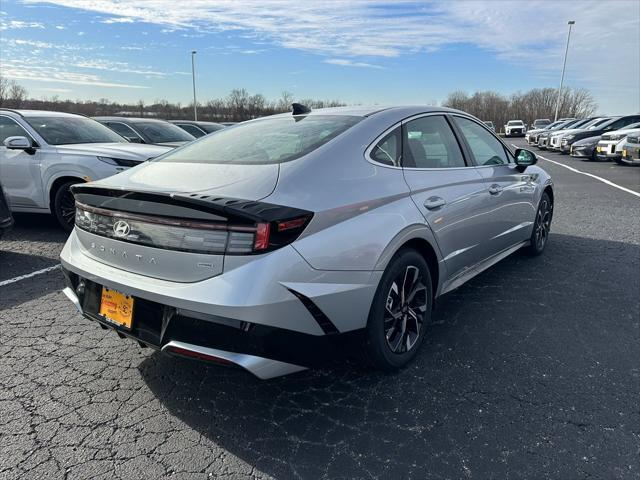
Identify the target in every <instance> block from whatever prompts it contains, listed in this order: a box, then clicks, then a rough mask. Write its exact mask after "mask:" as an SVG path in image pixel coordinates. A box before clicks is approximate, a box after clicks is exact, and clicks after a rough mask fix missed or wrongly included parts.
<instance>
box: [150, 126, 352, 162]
mask: <svg viewBox="0 0 640 480" xmlns="http://www.w3.org/2000/svg"><path fill="white" fill-rule="evenodd" d="M360 120H361V117H355V116H346V115H309V116H307V117H302V118H299V117H298V118H295V117H293V116H291V117H278V118H266V119H264V120H256V121H253V122H247V123H241V124H238V125H237V126H234V127H230V128H224V129H222V130H220V131H218V132H217V133H216V134H215V135H210V136H206V137H202V138H201V139H200V140H198V141H197V142H194V143H192V144H189V145H187V146H185V147H183V148H180V149H178V150H176V151H174V152H171V153H169V154H167V155H164V156H163V157H162V158H160V159H158V160H157V161H159V162H189V163H233V164H249V165H260V164H269V163H283V162H288V161H290V160H294V159H296V158H299V157H302V156H303V155H306V154H307V153H309V152H312V151H313V150H315V149H316V148H318V147H320V146H321V145H323V144H325V143H327V142H328V141H329V140H331V139H332V138H335V137H336V136H338V135H340V134H341V133H342V132H344V131H345V130H347V129H348V128H349V127H352V126H353V125H355V124H356V123H358V122H359V121H360Z"/></svg>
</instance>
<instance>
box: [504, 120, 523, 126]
mask: <svg viewBox="0 0 640 480" xmlns="http://www.w3.org/2000/svg"><path fill="white" fill-rule="evenodd" d="M507 125H522V120H510V121H508V122H507Z"/></svg>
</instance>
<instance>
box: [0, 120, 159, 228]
mask: <svg viewBox="0 0 640 480" xmlns="http://www.w3.org/2000/svg"><path fill="white" fill-rule="evenodd" d="M169 150H171V148H169V147H160V146H156V145H138V144H133V143H129V142H127V141H126V140H125V139H124V138H123V137H121V136H120V135H118V134H117V133H115V132H113V131H111V130H110V129H108V128H107V127H105V126H104V125H101V124H100V123H98V122H96V121H95V120H92V119H90V118H87V117H84V116H82V115H73V114H69V113H59V112H47V111H39V110H9V109H5V108H2V109H0V178H2V185H3V187H4V191H5V194H6V195H7V197H8V199H9V203H10V204H11V210H12V211H13V212H35V213H52V214H54V215H55V216H56V218H57V220H58V222H59V223H60V225H62V227H63V228H65V229H67V230H71V228H73V224H74V215H75V203H74V199H73V195H71V192H70V191H69V187H70V186H71V185H73V184H75V183H82V182H89V181H92V180H98V179H102V178H105V177H110V176H111V175H114V174H116V173H119V172H121V171H123V170H126V169H128V168H129V167H133V166H135V165H138V164H139V163H142V162H144V161H145V160H149V159H151V158H154V157H157V156H158V155H161V154H163V153H165V152H167V151H169Z"/></svg>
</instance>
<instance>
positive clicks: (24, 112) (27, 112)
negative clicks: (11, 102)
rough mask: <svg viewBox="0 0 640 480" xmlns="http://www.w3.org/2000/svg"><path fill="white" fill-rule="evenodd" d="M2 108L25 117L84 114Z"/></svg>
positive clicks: (75, 115) (76, 115)
mask: <svg viewBox="0 0 640 480" xmlns="http://www.w3.org/2000/svg"><path fill="white" fill-rule="evenodd" d="M0 110H4V111H6V112H13V113H17V114H18V115H21V116H23V117H42V116H47V117H83V118H86V117H85V116H84V115H78V114H75V113H66V112H52V111H50V110H22V109H14V108H2V109H0Z"/></svg>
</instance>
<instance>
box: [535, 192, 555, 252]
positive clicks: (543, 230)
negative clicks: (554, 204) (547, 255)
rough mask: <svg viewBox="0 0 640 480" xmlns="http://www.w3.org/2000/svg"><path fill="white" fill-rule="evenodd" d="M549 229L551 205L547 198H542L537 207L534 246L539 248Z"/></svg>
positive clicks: (545, 240) (547, 235) (543, 242)
mask: <svg viewBox="0 0 640 480" xmlns="http://www.w3.org/2000/svg"><path fill="white" fill-rule="evenodd" d="M550 229H551V205H550V204H549V202H548V201H547V200H543V201H542V203H541V204H540V208H538V214H537V215H536V225H535V232H536V234H535V240H536V248H538V249H539V250H541V249H542V248H543V247H544V245H545V244H546V243H547V238H548V237H549V230H550Z"/></svg>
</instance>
